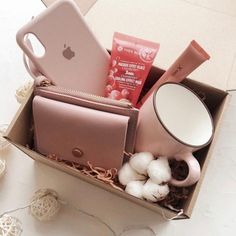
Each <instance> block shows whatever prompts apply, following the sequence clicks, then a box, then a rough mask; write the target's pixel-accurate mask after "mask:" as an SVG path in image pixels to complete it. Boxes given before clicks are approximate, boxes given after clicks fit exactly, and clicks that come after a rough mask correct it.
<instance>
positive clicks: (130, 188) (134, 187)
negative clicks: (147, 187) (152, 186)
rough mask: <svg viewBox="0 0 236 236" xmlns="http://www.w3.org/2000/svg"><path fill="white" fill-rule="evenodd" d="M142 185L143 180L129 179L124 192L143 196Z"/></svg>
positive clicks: (138, 196)
mask: <svg viewBox="0 0 236 236" xmlns="http://www.w3.org/2000/svg"><path fill="white" fill-rule="evenodd" d="M143 185H144V181H131V182H129V183H128V184H127V186H126V188H125V192H126V193H128V194H130V195H132V196H134V197H137V198H141V199H142V198H143Z"/></svg>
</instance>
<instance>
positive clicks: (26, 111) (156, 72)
mask: <svg viewBox="0 0 236 236" xmlns="http://www.w3.org/2000/svg"><path fill="white" fill-rule="evenodd" d="M43 2H44V3H45V5H46V6H47V5H50V4H51V3H52V2H53V1H52V0H43ZM76 2H78V4H79V5H80V6H82V12H83V13H84V14H85V13H86V12H87V11H88V10H89V9H90V8H93V7H92V6H93V5H94V3H95V1H84V0H76ZM149 20H150V19H149ZM110 38H111V39H112V35H110ZM143 38H145V36H143ZM157 41H158V40H157ZM163 72H164V71H163V70H160V69H158V68H157V67H155V66H153V67H152V69H151V71H150V73H149V79H150V78H151V77H155V78H156V77H160V76H161V74H162V73H163ZM183 83H184V84H185V85H187V86H188V87H190V88H191V89H193V90H194V91H195V92H197V93H198V94H201V95H203V96H205V100H204V102H205V103H206V105H207V107H208V108H209V110H210V112H211V115H212V117H213V120H214V124H215V134H214V138H213V140H212V142H211V144H210V145H209V146H207V147H205V148H204V149H201V150H199V151H198V152H197V153H196V157H197V159H198V160H199V162H200V165H201V178H200V180H199V181H198V183H197V184H196V185H195V186H193V187H192V190H191V194H190V195H189V197H188V199H187V200H186V201H185V202H184V204H183V205H182V208H183V214H182V215H179V216H177V217H176V218H175V219H187V218H190V217H191V214H192V212H193V208H194V205H195V202H196V200H197V196H198V193H199V190H200V188H201V184H202V181H203V180H204V176H205V172H206V170H207V166H208V163H209V160H210V159H211V155H212V152H213V150H214V147H215V142H216V139H217V135H218V132H219V128H220V125H221V118H222V116H223V113H224V110H225V108H226V107H227V104H228V101H229V99H230V96H229V94H228V92H227V91H224V90H220V89H216V88H214V87H211V86H209V85H206V84H203V83H200V82H197V81H195V80H191V79H186V80H184V81H183ZM32 97H33V95H32V91H31V94H30V95H29V96H28V98H27V99H26V101H25V102H24V103H23V104H22V105H21V107H20V108H19V110H18V112H17V113H16V115H15V117H14V118H13V120H12V122H11V124H10V126H9V128H8V130H7V132H6V138H7V139H8V140H9V141H10V142H11V143H12V144H13V145H15V146H16V147H18V148H19V149H20V150H21V151H23V152H24V153H26V154H27V155H28V156H29V157H31V158H33V159H34V160H37V161H40V162H43V163H45V164H46V165H49V166H51V167H54V168H57V169H60V170H62V171H64V172H66V173H68V174H70V175H73V176H76V177H78V178H80V179H82V180H84V181H86V182H88V183H91V184H94V185H96V186H98V187H101V188H102V189H105V190H107V191H109V192H112V193H114V194H116V195H117V196H120V197H122V198H125V199H127V200H129V201H132V202H134V203H136V204H137V205H139V206H143V207H145V208H148V209H151V210H153V211H155V212H158V213H160V214H164V215H165V216H166V217H174V216H176V212H174V211H172V210H169V209H166V208H163V207H160V206H159V205H158V204H153V203H149V202H147V201H145V200H141V199H138V198H135V197H133V196H131V195H129V194H127V193H125V192H122V191H119V190H117V189H114V188H113V187H111V186H110V185H108V184H105V183H102V182H100V181H98V180H96V179H94V178H91V177H87V176H85V175H83V174H81V173H80V172H78V171H77V170H75V169H73V168H71V167H68V166H65V165H63V164H61V163H57V162H55V161H52V160H49V159H47V158H46V157H44V156H42V155H41V154H39V153H36V152H35V151H33V150H30V149H28V148H27V145H28V144H30V143H31V142H32V134H31V132H30V130H31V121H32V104H31V103H32Z"/></svg>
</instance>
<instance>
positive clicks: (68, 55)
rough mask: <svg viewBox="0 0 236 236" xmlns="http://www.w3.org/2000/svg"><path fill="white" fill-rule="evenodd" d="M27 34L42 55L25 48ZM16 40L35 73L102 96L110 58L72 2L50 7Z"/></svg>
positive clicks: (54, 81) (17, 36)
mask: <svg viewBox="0 0 236 236" xmlns="http://www.w3.org/2000/svg"><path fill="white" fill-rule="evenodd" d="M28 34H33V35H34V36H35V37H36V38H37V40H38V41H39V42H40V44H41V45H42V47H43V48H44V54H43V55H42V56H38V55H36V54H35V53H34V52H33V50H32V49H31V48H30V47H29V46H28V45H27V42H26V36H27V35H28ZM16 39H17V43H18V44H19V46H20V47H21V48H22V50H23V51H24V52H25V54H26V55H27V56H28V57H29V59H30V60H31V61H32V62H33V63H34V64H35V66H36V67H37V68H38V69H39V71H40V72H41V73H42V74H44V75H45V76H46V77H48V78H49V79H51V80H52V82H53V83H54V84H55V85H58V86H61V87H65V88H70V89H76V90H80V91H83V92H87V93H91V94H96V95H100V96H103V95H104V91H105V85H106V78H107V72H108V66H109V60H110V55H109V54H108V52H107V51H106V50H105V49H104V48H103V47H102V46H101V44H100V43H99V42H98V40H97V39H96V37H95V36H94V34H93V33H92V31H91V30H90V29H89V27H88V25H87V24H86V22H85V20H84V18H83V16H82V15H81V13H80V11H79V8H78V6H77V5H76V4H75V3H74V2H73V1H69V0H60V1H57V2H56V3H54V4H52V5H51V6H50V7H49V8H47V9H46V10H45V11H44V12H43V13H41V14H40V15H38V16H36V17H35V18H33V19H32V20H31V21H30V22H29V23H28V24H26V25H25V26H23V27H22V28H21V29H20V30H19V31H18V32H17V35H16Z"/></svg>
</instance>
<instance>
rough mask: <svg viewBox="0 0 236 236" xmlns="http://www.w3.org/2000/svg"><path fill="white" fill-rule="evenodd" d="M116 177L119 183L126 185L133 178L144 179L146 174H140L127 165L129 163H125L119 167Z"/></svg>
mask: <svg viewBox="0 0 236 236" xmlns="http://www.w3.org/2000/svg"><path fill="white" fill-rule="evenodd" d="M118 178H119V181H120V183H121V184H123V185H127V184H128V183H129V182H131V181H133V180H145V179H146V176H144V175H140V174H139V173H137V172H136V171H135V170H134V169H133V168H132V167H131V166H130V165H129V163H126V164H124V165H123V166H122V168H121V169H120V171H119V173H118Z"/></svg>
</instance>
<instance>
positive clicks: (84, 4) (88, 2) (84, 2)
mask: <svg viewBox="0 0 236 236" xmlns="http://www.w3.org/2000/svg"><path fill="white" fill-rule="evenodd" d="M41 1H42V2H43V4H44V5H45V6H47V7H48V6H49V5H51V4H52V3H53V2H55V1H56V0H41ZM74 1H75V2H76V3H77V4H78V5H79V7H80V10H81V12H82V13H83V15H85V14H86V13H87V12H88V11H89V9H90V8H91V7H92V6H93V4H94V3H95V2H96V1H97V0H74Z"/></svg>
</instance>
